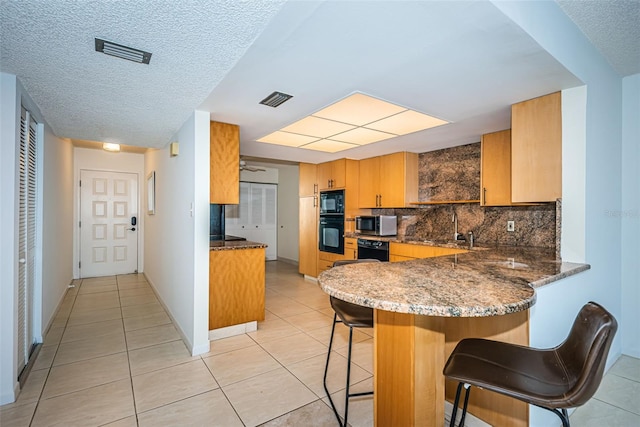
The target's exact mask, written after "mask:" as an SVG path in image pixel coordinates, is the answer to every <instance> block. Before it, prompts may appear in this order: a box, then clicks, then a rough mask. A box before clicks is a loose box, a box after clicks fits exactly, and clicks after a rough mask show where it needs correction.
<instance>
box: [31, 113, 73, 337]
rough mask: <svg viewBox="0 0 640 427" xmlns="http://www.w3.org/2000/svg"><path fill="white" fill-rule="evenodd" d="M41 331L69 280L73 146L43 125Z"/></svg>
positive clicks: (54, 309) (71, 249)
mask: <svg viewBox="0 0 640 427" xmlns="http://www.w3.org/2000/svg"><path fill="white" fill-rule="evenodd" d="M42 152H43V156H42V160H43V163H44V164H43V174H42V178H43V180H42V181H43V182H42V192H43V194H42V196H43V215H42V221H41V222H40V221H39V222H40V223H41V224H42V331H43V332H46V331H47V329H48V328H49V326H50V325H51V322H52V321H53V317H54V315H55V314H56V311H57V308H58V306H59V305H60V303H61V302H62V299H63V297H64V295H65V293H66V291H67V287H68V285H69V283H70V282H71V280H72V278H73V265H74V263H73V246H74V245H73V242H74V241H73V238H72V236H73V231H74V228H75V227H74V226H73V225H74V224H75V223H74V221H73V212H74V209H73V206H74V204H73V196H74V194H73V189H74V185H73V145H72V144H71V142H70V141H68V140H65V139H60V138H57V137H56V136H55V135H53V133H52V132H51V130H50V129H49V127H48V126H45V132H44V147H43V151H42Z"/></svg>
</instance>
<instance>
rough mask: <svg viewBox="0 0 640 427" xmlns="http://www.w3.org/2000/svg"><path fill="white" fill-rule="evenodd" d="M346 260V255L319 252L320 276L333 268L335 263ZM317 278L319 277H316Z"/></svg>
mask: <svg viewBox="0 0 640 427" xmlns="http://www.w3.org/2000/svg"><path fill="white" fill-rule="evenodd" d="M341 259H345V256H344V255H341V254H334V253H331V252H322V251H318V275H319V274H320V273H322V272H323V271H325V270H328V269H330V268H331V267H332V266H333V263H334V261H338V260H341ZM316 277H317V276H316Z"/></svg>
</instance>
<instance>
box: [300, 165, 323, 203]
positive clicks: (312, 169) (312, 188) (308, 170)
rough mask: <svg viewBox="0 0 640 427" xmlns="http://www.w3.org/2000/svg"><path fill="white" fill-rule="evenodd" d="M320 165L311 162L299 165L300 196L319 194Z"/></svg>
mask: <svg viewBox="0 0 640 427" xmlns="http://www.w3.org/2000/svg"><path fill="white" fill-rule="evenodd" d="M317 169H318V166H317V165H314V164H311V163H300V164H299V165H298V196H299V197H310V196H317V195H318V190H319V189H318V181H317V178H316V172H317Z"/></svg>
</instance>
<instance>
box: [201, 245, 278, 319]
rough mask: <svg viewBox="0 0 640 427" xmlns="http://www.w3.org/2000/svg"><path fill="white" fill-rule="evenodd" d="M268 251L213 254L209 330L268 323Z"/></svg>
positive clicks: (218, 251)
mask: <svg viewBox="0 0 640 427" xmlns="http://www.w3.org/2000/svg"><path fill="white" fill-rule="evenodd" d="M264 259H265V255H264V248H251V249H230V250H214V251H209V330H213V329H218V328H224V327H226V326H232V325H239V324H242V323H247V322H253V321H261V320H264V292H265V261H264Z"/></svg>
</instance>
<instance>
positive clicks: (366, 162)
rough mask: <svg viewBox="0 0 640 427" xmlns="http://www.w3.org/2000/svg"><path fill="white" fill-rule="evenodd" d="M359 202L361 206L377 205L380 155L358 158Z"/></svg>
mask: <svg viewBox="0 0 640 427" xmlns="http://www.w3.org/2000/svg"><path fill="white" fill-rule="evenodd" d="M359 188H360V189H359V192H358V197H359V199H360V200H359V204H360V207H361V208H367V207H377V206H378V200H379V197H380V196H379V194H380V157H379V156H378V157H371V158H369V159H363V160H360V185H359Z"/></svg>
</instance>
